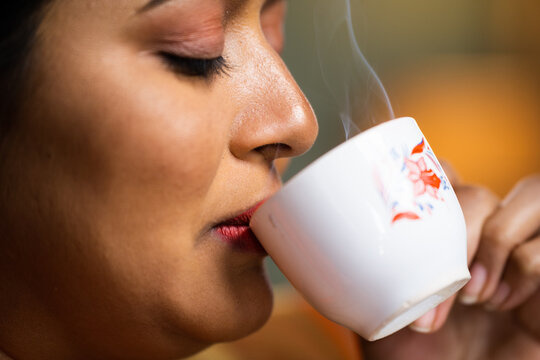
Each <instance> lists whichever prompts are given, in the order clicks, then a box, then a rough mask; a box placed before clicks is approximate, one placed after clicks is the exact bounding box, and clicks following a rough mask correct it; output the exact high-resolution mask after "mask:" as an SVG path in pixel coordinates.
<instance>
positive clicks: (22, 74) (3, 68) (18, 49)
mask: <svg viewBox="0 0 540 360" xmlns="http://www.w3.org/2000/svg"><path fill="white" fill-rule="evenodd" d="M50 1H51V0H1V1H0V141H1V140H2V139H3V137H4V135H5V134H6V132H7V131H8V130H9V129H10V128H11V126H12V123H13V121H14V118H15V117H16V115H17V113H18V111H19V106H20V102H21V97H22V92H23V90H24V87H25V83H26V82H25V78H26V75H27V73H28V66H29V63H30V54H31V49H32V45H33V42H34V40H35V37H36V31H37V29H38V27H39V25H40V23H41V20H42V16H43V12H44V9H45V6H46V5H47V4H48V3H49V2H50Z"/></svg>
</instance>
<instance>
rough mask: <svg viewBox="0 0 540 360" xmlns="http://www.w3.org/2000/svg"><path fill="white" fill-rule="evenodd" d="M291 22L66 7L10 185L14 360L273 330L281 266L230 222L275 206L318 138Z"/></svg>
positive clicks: (5, 197)
mask: <svg viewBox="0 0 540 360" xmlns="http://www.w3.org/2000/svg"><path fill="white" fill-rule="evenodd" d="M284 13H285V4H284V3H283V2H281V1H272V2H268V3H266V4H265V3H264V2H263V1H262V0H168V1H167V0H158V1H152V2H150V3H148V0H114V1H110V0H92V1H90V0H88V1H84V0H57V1H55V2H54V3H53V5H52V7H51V8H50V11H49V12H48V13H47V15H46V17H45V19H44V21H43V23H42V26H41V28H40V30H39V38H38V41H37V42H36V44H35V47H34V54H33V57H32V58H33V63H32V64H33V65H32V67H31V81H30V83H29V86H28V97H27V99H26V101H25V103H24V110H23V114H22V119H21V120H20V122H19V123H18V125H17V127H16V128H15V129H14V131H13V132H12V133H11V134H10V136H9V137H8V139H7V142H6V146H5V149H6V150H5V155H4V156H5V158H4V160H3V162H4V163H3V165H2V171H1V173H3V174H4V176H1V175H0V187H1V188H2V190H3V193H2V194H1V195H2V201H1V205H0V216H1V218H3V219H4V220H3V224H2V229H1V231H2V235H3V237H4V239H6V240H4V241H3V242H1V244H0V246H1V247H2V248H1V249H0V252H2V253H3V254H9V256H6V257H7V259H6V260H5V261H3V265H1V266H2V271H1V272H2V273H3V274H4V275H0V278H1V279H2V287H3V288H2V291H3V294H6V293H8V292H9V293H10V294H12V295H11V297H10V296H7V297H6V299H7V300H3V301H4V302H5V303H8V302H9V301H10V300H9V299H11V298H12V299H16V300H13V302H14V303H15V302H17V306H18V307H19V308H20V309H22V310H21V311H20V312H13V311H12V312H10V313H9V314H0V315H2V318H3V319H4V320H6V321H7V323H9V320H10V317H13V323H15V324H14V325H13V326H12V327H11V331H10V334H11V335H9V336H7V338H6V339H7V340H3V341H4V343H8V344H11V345H9V346H6V350H8V353H9V352H10V351H11V352H12V353H13V354H16V353H19V354H30V355H31V354H39V353H40V352H41V354H43V353H49V354H56V355H57V357H56V358H61V357H62V358H84V357H86V358H94V359H95V358H120V357H125V358H130V359H135V358H149V357H150V358H153V359H158V358H162V357H164V358H166V357H175V356H177V357H178V356H181V355H186V354H188V353H190V352H193V351H196V350H199V349H200V348H202V347H204V346H206V345H208V344H210V343H213V342H218V341H227V340H232V339H236V338H239V337H241V336H244V335H246V334H248V333H250V332H252V331H254V330H256V329H257V328H258V327H260V326H261V325H262V324H263V323H264V322H265V320H266V319H267V318H268V316H269V313H270V311H271V306H272V298H271V289H270V286H269V284H268V282H267V279H266V277H265V273H264V270H263V265H262V261H263V258H264V254H263V253H262V252H261V251H260V249H258V247H257V246H255V245H254V244H253V243H252V242H251V240H250V238H249V236H246V235H245V234H243V233H244V232H245V222H246V221H244V222H243V223H242V224H240V223H238V221H237V222H235V221H232V222H231V221H229V222H228V223H226V224H228V226H224V222H226V221H227V219H231V218H234V217H236V216H237V215H239V214H241V213H243V212H245V211H246V210H248V209H250V208H252V207H253V206H255V205H256V204H257V203H258V202H260V201H261V200H263V199H265V198H266V197H268V196H269V195H271V194H272V193H273V192H274V191H276V189H277V188H278V187H279V185H280V182H279V178H278V175H277V174H276V172H275V171H274V167H273V161H274V159H275V158H277V157H290V156H295V155H299V154H301V153H303V152H305V151H306V150H308V149H309V147H310V146H311V145H312V143H313V141H314V139H315V137H316V133H317V125H316V120H315V118H314V115H313V112H312V109H311V108H310V105H309V103H308V102H307V100H306V99H305V97H304V96H303V94H302V92H301V91H300V89H299V88H298V86H297V84H296V83H295V82H294V80H293V78H292V77H291V75H290V73H289V72H288V71H287V69H286V67H285V65H284V64H283V62H282V60H281V59H280V57H279V55H278V51H279V50H280V49H281V47H282V42H283V38H282V36H283V34H282V26H283V21H284ZM221 57H222V58H221ZM193 59H206V60H193ZM208 59H216V60H208ZM224 62H225V63H226V64H225V66H224V67H221V66H222V65H223V63H224ZM245 218H246V217H243V218H242V219H244V220H245ZM220 224H221V225H220ZM231 224H232V225H231ZM7 240H9V241H7ZM5 274H8V275H9V276H5ZM6 291H7V292H6ZM16 319H19V320H20V319H26V324H25V325H24V326H22V325H21V326H19V325H17V323H20V321H19V322H17V321H16ZM35 319H38V320H36V321H34V320H35ZM2 336H4V337H6V335H2ZM10 336H11V337H10ZM17 337H19V338H20V337H23V338H26V339H34V340H33V341H34V344H33V346H32V347H31V348H28V347H23V345H21V343H19V342H18V340H16V339H17ZM10 339H11V340H10ZM14 339H15V340H14ZM83 354H84V355H83ZM38 357H39V356H38ZM53 357H54V356H53ZM41 358H43V357H41Z"/></svg>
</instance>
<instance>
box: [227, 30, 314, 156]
mask: <svg viewBox="0 0 540 360" xmlns="http://www.w3.org/2000/svg"><path fill="white" fill-rule="evenodd" d="M240 46H241V47H242V48H244V51H245V52H243V53H245V54H246V55H245V56H244V58H245V61H244V62H243V63H242V66H243V71H242V72H241V75H240V77H241V79H240V81H239V82H238V83H239V84H240V86H239V87H235V88H234V91H235V94H234V95H235V96H238V99H239V100H240V101H238V102H237V103H238V104H239V108H238V111H237V114H236V116H235V124H234V126H233V129H234V131H233V134H232V137H231V142H230V145H229V148H230V151H231V152H232V154H233V155H234V156H235V157H237V158H239V159H246V158H253V157H259V158H263V159H264V160H265V161H269V162H271V161H273V160H275V159H277V158H284V157H294V156H298V155H301V154H303V153H304V152H306V151H307V150H309V149H310V148H311V146H312V145H313V143H314V142H315V139H316V137H317V133H318V125H317V120H316V117H315V114H314V112H313V109H312V107H311V105H310V104H309V102H308V100H307V99H306V97H305V96H304V94H303V92H302V90H301V89H300V87H299V86H298V84H297V83H296V81H295V80H294V79H293V77H292V75H291V73H290V72H289V70H288V69H287V67H286V65H285V64H284V62H283V61H282V59H281V57H280V56H279V55H278V54H277V53H276V52H275V51H274V50H273V49H272V48H271V47H270V46H269V45H268V44H267V43H266V41H265V40H264V39H262V40H261V41H260V42H258V43H257V44H253V43H249V42H247V41H246V42H243V43H242V45H240ZM232 76H235V75H232Z"/></svg>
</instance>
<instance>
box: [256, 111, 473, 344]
mask: <svg viewBox="0 0 540 360" xmlns="http://www.w3.org/2000/svg"><path fill="white" fill-rule="evenodd" d="M251 227H252V229H253V231H254V232H255V234H256V235H257V238H258V239H259V240H260V242H261V243H262V245H263V246H264V248H265V249H266V250H267V252H268V253H269V255H270V256H271V257H272V259H273V260H274V261H275V263H276V264H277V265H278V267H279V268H280V269H281V271H282V272H283V273H284V274H285V276H286V277H287V278H288V279H289V280H290V282H291V283H292V284H293V285H294V286H295V287H296V289H297V290H299V291H300V293H302V294H303V296H304V297H305V298H306V300H307V301H308V302H309V303H311V305H313V306H314V307H315V308H316V309H317V310H318V311H319V312H321V313H322V314H323V315H325V316H326V317H327V318H329V319H330V320H333V321H335V322H337V323H339V324H342V325H344V326H346V327H348V328H349V329H351V330H353V331H355V332H356V333H358V334H359V335H360V336H362V337H364V338H365V339H368V340H377V339H380V338H382V337H385V336H387V335H390V334H392V333H393V332H395V331H397V330H399V329H401V328H403V327H405V326H407V325H408V324H410V323H411V322H413V321H414V320H416V319H417V318H419V317H420V316H421V315H423V314H424V313H426V312H427V311H429V310H430V309H432V308H434V307H435V306H437V305H438V304H439V303H441V302H442V301H444V300H445V299H447V298H448V297H450V296H451V295H452V294H454V293H455V292H456V291H458V290H459V289H460V288H461V287H462V286H463V285H465V284H466V283H467V281H468V280H469V279H470V274H469V271H468V268H467V239H466V230H465V221H464V218H463V213H462V211H461V208H460V205H459V203H458V200H457V198H456V195H455V193H454V191H453V189H452V187H451V186H450V183H449V181H448V179H447V177H446V175H445V174H444V172H443V169H442V168H441V166H440V164H439V162H438V160H437V159H436V158H435V155H434V154H433V151H432V150H431V148H430V146H429V145H428V143H427V141H426V140H425V138H424V135H423V134H422V132H421V131H420V129H419V128H418V125H417V124H416V122H415V120H414V119H412V118H399V119H395V120H391V121H388V122H386V123H383V124H380V125H378V126H376V127H373V128H371V129H369V130H367V131H365V132H363V133H362V134H360V135H357V136H355V137H353V138H352V139H350V140H348V141H346V142H345V143H343V144H341V145H340V146H338V147H336V148H335V149H333V150H331V151H330V152H328V153H326V154H325V155H323V156H322V157H320V158H319V159H317V160H316V161H315V162H314V163H313V164H311V165H309V166H308V167H307V168H306V169H304V170H303V171H301V172H300V173H299V174H297V175H296V176H295V177H294V178H292V179H291V180H290V181H289V182H288V183H287V184H285V185H284V187H283V188H282V189H281V190H280V191H279V192H278V193H277V194H275V195H274V196H273V197H271V198H270V199H268V200H267V201H266V202H265V203H264V204H263V205H262V206H261V207H260V208H259V209H258V210H257V211H256V212H255V214H254V216H253V218H252V220H251Z"/></svg>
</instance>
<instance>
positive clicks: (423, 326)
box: [409, 309, 436, 333]
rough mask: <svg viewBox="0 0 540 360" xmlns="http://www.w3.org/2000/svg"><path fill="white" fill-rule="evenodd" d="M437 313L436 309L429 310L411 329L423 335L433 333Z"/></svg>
mask: <svg viewBox="0 0 540 360" xmlns="http://www.w3.org/2000/svg"><path fill="white" fill-rule="evenodd" d="M435 313H436V309H432V310H429V311H428V312H427V313H425V314H424V315H422V316H421V317H420V318H419V319H418V320H416V321H415V322H413V323H412V324H411V325H409V327H410V328H411V329H413V330H414V331H417V332H421V333H428V332H431V329H432V328H433V321H434V320H435Z"/></svg>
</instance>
